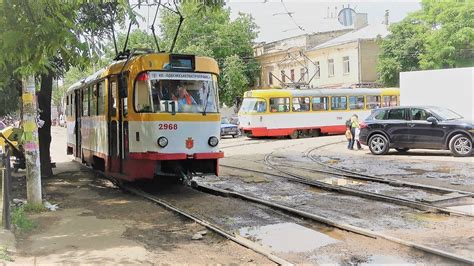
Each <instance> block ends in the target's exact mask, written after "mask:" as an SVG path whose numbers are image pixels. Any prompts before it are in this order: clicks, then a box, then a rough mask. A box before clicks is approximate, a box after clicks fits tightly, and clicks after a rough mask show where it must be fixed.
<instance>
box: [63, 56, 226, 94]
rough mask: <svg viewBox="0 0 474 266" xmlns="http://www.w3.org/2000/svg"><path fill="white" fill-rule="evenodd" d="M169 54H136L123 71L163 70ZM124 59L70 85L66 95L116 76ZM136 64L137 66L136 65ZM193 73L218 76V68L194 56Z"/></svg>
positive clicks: (213, 61) (210, 60)
mask: <svg viewBox="0 0 474 266" xmlns="http://www.w3.org/2000/svg"><path fill="white" fill-rule="evenodd" d="M169 59H170V54H169V53H146V54H137V55H136V56H133V57H132V58H130V60H129V62H128V63H127V65H126V66H125V68H124V69H123V71H125V72H126V71H135V72H139V71H151V70H163V68H164V65H165V64H167V63H169ZM125 62H126V60H125V59H123V60H119V61H114V62H112V63H110V64H109V65H107V66H106V67H104V68H102V69H100V70H98V71H96V72H95V73H94V74H92V75H89V76H87V77H85V78H83V79H81V80H79V81H77V82H76V83H74V84H73V85H71V86H70V87H69V88H68V90H67V93H70V92H71V91H73V90H75V89H77V88H79V87H82V86H87V85H88V84H90V83H92V82H94V81H96V80H98V79H101V78H103V77H106V76H109V75H114V74H118V73H119V72H120V71H121V70H122V68H123V65H124V63H125ZM137 63H138V64H137ZM195 64H196V65H195V71H197V72H210V73H215V74H219V67H218V65H217V62H216V61H215V60H214V59H213V58H211V57H205V56H195Z"/></svg>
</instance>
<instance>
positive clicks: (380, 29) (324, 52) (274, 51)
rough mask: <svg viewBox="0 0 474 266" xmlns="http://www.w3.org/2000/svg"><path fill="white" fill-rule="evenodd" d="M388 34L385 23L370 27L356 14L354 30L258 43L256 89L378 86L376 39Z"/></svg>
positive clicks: (364, 16) (363, 18) (255, 53)
mask: <svg viewBox="0 0 474 266" xmlns="http://www.w3.org/2000/svg"><path fill="white" fill-rule="evenodd" d="M387 34H388V31H387V26H386V24H380V25H367V14H357V17H356V22H355V23H354V29H344V30H337V31H330V32H322V33H314V34H305V35H299V36H296V37H292V38H287V39H283V40H279V41H275V42H271V43H261V44H257V45H256V46H254V55H255V57H256V59H257V60H258V61H259V63H260V65H261V72H260V77H259V79H258V80H257V82H256V84H257V86H256V89H265V88H279V87H312V88H316V87H320V88H331V87H348V86H364V87H367V86H375V85H376V84H375V82H376V80H377V71H376V65H377V58H378V55H379V53H380V49H379V46H378V44H377V38H383V37H385V36H386V35H387Z"/></svg>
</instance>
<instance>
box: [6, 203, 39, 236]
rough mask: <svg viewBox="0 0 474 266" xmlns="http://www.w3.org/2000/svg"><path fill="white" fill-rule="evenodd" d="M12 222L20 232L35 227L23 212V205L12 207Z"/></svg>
mask: <svg viewBox="0 0 474 266" xmlns="http://www.w3.org/2000/svg"><path fill="white" fill-rule="evenodd" d="M12 224H13V225H14V226H15V228H16V229H17V230H19V231H20V232H27V231H30V230H32V229H33V228H34V227H35V224H34V223H33V222H32V221H31V220H30V219H28V217H27V216H26V212H25V207H24V206H22V207H19V208H13V210H12Z"/></svg>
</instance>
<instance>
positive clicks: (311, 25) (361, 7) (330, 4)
mask: <svg viewBox="0 0 474 266" xmlns="http://www.w3.org/2000/svg"><path fill="white" fill-rule="evenodd" d="M132 2H133V1H132ZM226 6H227V7H229V8H230V9H231V18H232V19H235V18H236V17H237V16H238V14H239V12H242V13H247V14H251V15H252V17H253V18H254V21H255V23H256V24H257V25H258V26H259V28H260V29H259V36H258V38H257V39H256V42H271V41H275V40H279V39H284V38H288V37H292V36H297V35H301V34H305V33H313V32H321V31H330V30H336V29H342V28H344V26H342V25H341V24H339V22H338V20H337V18H336V16H337V13H338V12H339V11H340V10H341V9H342V8H343V6H344V7H350V8H353V9H354V10H355V11H356V12H358V13H367V14H368V21H369V24H378V23H382V21H383V17H384V14H385V10H389V14H390V16H389V20H390V22H391V23H392V22H398V21H400V20H402V19H403V18H404V17H405V16H406V15H407V14H408V13H409V12H413V11H416V10H419V9H421V4H420V1H415V0H391V1H384V0H365V1H346V2H339V1H319V0H226ZM285 8H286V9H285ZM155 10H156V9H155V8H154V7H150V8H147V7H142V8H141V9H140V10H137V11H138V13H139V14H141V15H142V17H143V18H144V19H145V21H141V22H140V28H141V29H146V28H147V27H148V25H149V24H151V22H152V21H153V16H154V14H155ZM287 12H291V13H292V17H290V16H289V15H288V14H287ZM331 13H332V16H333V18H328V17H331ZM328 14H329V16H328ZM146 20H149V22H147V21H146ZM185 21H186V20H185ZM158 23H159V21H157V22H156V25H158ZM184 23H185V22H184ZM301 29H303V30H301Z"/></svg>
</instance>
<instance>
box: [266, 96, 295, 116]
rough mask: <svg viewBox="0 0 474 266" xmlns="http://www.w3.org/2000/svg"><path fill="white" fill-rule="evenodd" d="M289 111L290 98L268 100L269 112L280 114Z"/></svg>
mask: <svg viewBox="0 0 474 266" xmlns="http://www.w3.org/2000/svg"><path fill="white" fill-rule="evenodd" d="M289 111H290V98H270V112H272V113H281V112H289Z"/></svg>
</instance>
